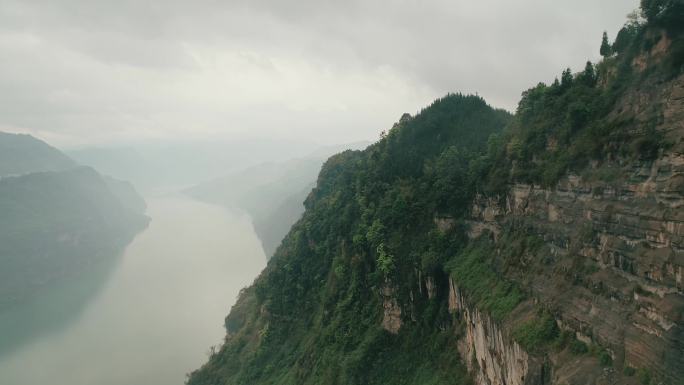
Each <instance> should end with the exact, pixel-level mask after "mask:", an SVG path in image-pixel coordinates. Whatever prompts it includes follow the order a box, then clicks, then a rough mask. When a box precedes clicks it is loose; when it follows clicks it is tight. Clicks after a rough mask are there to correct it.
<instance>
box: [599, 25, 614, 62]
mask: <svg viewBox="0 0 684 385" xmlns="http://www.w3.org/2000/svg"><path fill="white" fill-rule="evenodd" d="M612 54H613V49H612V47H611V46H610V42H609V41H608V33H607V32H606V31H603V38H602V39H601V56H603V57H608V56H610V55H612Z"/></svg>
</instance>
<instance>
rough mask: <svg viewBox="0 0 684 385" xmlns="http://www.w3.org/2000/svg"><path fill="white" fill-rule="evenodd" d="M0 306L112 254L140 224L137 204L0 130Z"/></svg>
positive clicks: (129, 194)
mask: <svg viewBox="0 0 684 385" xmlns="http://www.w3.org/2000/svg"><path fill="white" fill-rule="evenodd" d="M0 146H3V151H0V153H2V155H1V156H0V157H2V160H1V161H0V168H2V170H4V172H7V173H8V174H12V175H14V176H6V175H5V176H4V177H2V178H1V179H0V311H2V310H4V308H6V307H7V306H11V305H13V304H16V303H19V302H22V301H24V300H26V299H28V298H30V297H31V296H32V295H34V294H36V293H37V292H39V291H41V290H45V289H47V288H49V287H50V285H51V284H52V283H54V282H57V281H59V280H63V279H66V278H75V277H77V276H78V275H79V274H80V273H83V272H85V271H87V269H88V268H89V267H90V266H92V265H93V264H96V263H99V262H101V261H103V260H108V259H112V258H114V257H116V255H117V254H118V253H119V252H121V250H122V249H123V248H124V247H125V246H126V245H127V244H128V243H129V242H130V241H131V239H132V238H133V236H134V235H135V234H136V233H138V232H139V231H140V230H142V229H143V228H144V227H145V226H146V225H147V222H148V218H147V217H146V216H145V214H144V212H145V206H146V205H145V201H144V200H143V198H142V197H140V196H139V195H138V193H137V192H136V191H135V189H133V187H132V186H131V185H130V184H129V183H127V182H123V181H118V180H115V179H112V178H108V177H104V176H102V175H100V174H98V173H97V172H96V171H95V170H93V169H91V168H88V167H79V166H76V163H75V162H73V161H72V160H71V159H69V158H68V157H67V156H65V155H64V154H62V153H61V152H59V151H58V150H57V149H55V148H53V147H50V146H49V145H47V144H46V143H44V142H42V141H40V140H38V139H35V138H33V137H30V136H17V135H12V134H1V135H0Z"/></svg>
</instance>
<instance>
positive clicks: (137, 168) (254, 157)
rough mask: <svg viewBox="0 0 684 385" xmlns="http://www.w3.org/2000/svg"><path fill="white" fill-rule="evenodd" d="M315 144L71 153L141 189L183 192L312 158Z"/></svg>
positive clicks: (242, 143)
mask: <svg viewBox="0 0 684 385" xmlns="http://www.w3.org/2000/svg"><path fill="white" fill-rule="evenodd" d="M316 148H319V147H318V146H316V145H315V144H312V143H307V142H295V141H293V142H283V141H274V140H237V141H227V140H215V141H183V142H179V141H159V142H154V143H147V142H146V143H136V144H130V145H126V146H111V147H87V148H80V149H73V150H70V151H67V155H69V156H70V157H71V158H73V159H74V160H76V161H77V162H78V163H80V164H83V165H87V166H90V167H93V168H95V169H96V170H98V171H100V172H102V173H104V174H106V175H111V176H113V177H115V178H118V179H124V180H127V181H130V182H132V183H133V184H134V185H135V186H136V188H137V189H139V190H141V191H145V192H151V193H160V192H162V193H163V192H169V191H177V190H178V189H182V188H187V187H189V186H193V185H196V184H198V183H201V182H203V181H207V180H213V179H216V178H220V177H222V176H224V175H227V174H230V173H235V172H238V171H239V170H242V169H245V168H248V167H252V166H255V165H258V164H260V163H265V162H275V163H278V162H283V161H286V160H288V159H293V158H301V157H304V156H308V154H309V153H311V152H312V151H313V150H314V149H316Z"/></svg>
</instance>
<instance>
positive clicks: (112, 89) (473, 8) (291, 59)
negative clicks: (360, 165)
mask: <svg viewBox="0 0 684 385" xmlns="http://www.w3.org/2000/svg"><path fill="white" fill-rule="evenodd" d="M637 5H638V2H637V1H636V0H606V1H600V2H597V1H593V0H576V1H573V2H551V1H548V0H547V1H544V0H521V1H515V2H512V1H505V0H498V1H494V0H483V1H463V0H456V1H454V0H451V1H447V0H429V1H408V0H384V1H368V0H367V1H361V0H350V1H332V0H317V1H314V0H300V1H289V2H286V1H278V0H250V1H247V0H232V1H218V0H216V1H215V0H196V1H180V0H167V1H163V2H162V1H157V2H146V1H139V0H138V1H133V0H119V1H102V0H59V1H54V0H52V1H48V0H46V1H31V0H4V1H2V2H0V89H1V90H2V92H1V93H0V130H11V131H24V132H31V133H34V134H37V135H40V136H42V137H44V138H45V139H47V140H51V141H53V142H55V143H57V144H60V145H64V146H69V145H79V144H96V143H112V142H126V141H130V140H134V139H135V140H140V139H145V138H167V139H168V138H174V139H184V138H188V139H197V138H209V137H220V138H260V137H261V138H263V137H267V138H274V139H278V138H288V139H295V140H297V139H306V140H312V138H315V140H317V141H319V142H320V143H332V142H343V141H355V140H362V139H371V138H376V137H377V133H378V132H379V131H381V130H383V129H386V128H387V127H389V126H391V124H392V122H393V121H395V120H396V119H397V118H398V117H399V116H400V115H401V113H403V112H415V111H417V110H419V109H420V108H421V107H423V106H424V105H426V104H427V103H429V102H430V101H431V100H432V99H434V98H436V97H439V96H441V95H443V94H445V93H447V92H466V93H479V94H480V95H482V96H483V97H485V98H486V99H487V100H488V101H489V102H490V103H491V104H493V105H495V106H499V107H504V108H507V109H511V110H512V109H514V108H515V105H516V103H517V101H518V98H519V96H520V93H521V91H523V90H524V89H526V88H529V87H530V86H532V85H534V84H536V83H537V82H539V81H547V82H548V81H551V80H553V77H554V76H556V75H557V74H558V73H560V71H561V70H562V69H563V68H564V67H567V66H570V67H572V68H573V69H575V70H579V69H581V68H582V67H583V66H584V62H585V61H586V60H588V59H590V60H596V59H597V58H598V47H599V44H600V37H601V33H602V32H603V30H608V31H609V34H610V35H611V36H614V35H615V33H616V32H617V30H618V29H619V28H620V26H621V25H622V24H623V22H624V19H625V15H626V14H627V13H628V12H630V11H631V10H633V9H634V8H636V7H637Z"/></svg>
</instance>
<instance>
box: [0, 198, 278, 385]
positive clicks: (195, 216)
mask: <svg viewBox="0 0 684 385" xmlns="http://www.w3.org/2000/svg"><path fill="white" fill-rule="evenodd" d="M148 205H149V207H148V210H147V213H148V215H149V216H150V217H151V218H152V221H151V222H150V225H149V227H148V228H147V229H146V230H144V231H143V232H142V233H140V234H139V235H138V236H137V238H136V239H135V240H134V241H133V242H132V243H131V244H130V245H129V246H128V248H127V249H126V251H125V252H124V253H123V255H122V256H120V257H118V258H117V259H116V261H115V262H113V263H112V264H111V265H109V266H100V267H99V268H98V269H96V270H94V271H93V272H92V273H91V274H90V275H89V276H88V277H84V278H83V279H78V280H75V281H72V282H69V283H65V284H62V285H59V286H58V287H56V288H55V289H54V290H52V291H50V292H49V293H47V294H45V295H43V296H41V297H38V298H35V299H34V300H32V301H31V302H30V303H27V304H24V305H22V306H17V307H14V308H12V309H10V310H9V311H7V312H5V313H3V314H0V384H2V385H38V384H51V385H67V384H68V385H162V384H163V385H181V384H183V383H184V381H185V374H186V373H188V372H190V371H191V370H193V369H196V368H198V367H199V366H200V365H201V364H202V363H203V362H204V361H206V359H207V352H208V351H209V348H210V346H212V345H218V344H220V343H221V341H222V339H223V337H224V335H225V330H224V328H223V319H224V317H225V316H226V315H227V314H228V311H229V309H230V306H231V305H232V304H233V303H234V302H235V299H236V296H237V295H238V292H239V291H240V289H241V288H243V287H245V286H247V285H249V284H250V283H251V282H252V281H253V280H254V278H255V277H256V276H257V274H258V273H259V271H261V269H263V267H264V266H265V264H266V258H265V256H264V253H263V250H262V248H261V244H260V243H259V240H258V239H257V237H256V234H255V233H254V231H253V228H252V225H251V222H250V220H249V218H247V217H245V216H240V215H238V214H235V213H230V212H227V211H225V210H223V209H221V208H219V207H216V206H211V205H207V204H204V203H200V202H197V201H193V200H191V199H189V198H185V197H176V196H174V197H163V198H154V199H148Z"/></svg>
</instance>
